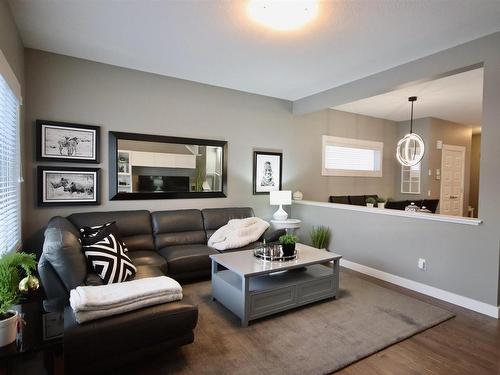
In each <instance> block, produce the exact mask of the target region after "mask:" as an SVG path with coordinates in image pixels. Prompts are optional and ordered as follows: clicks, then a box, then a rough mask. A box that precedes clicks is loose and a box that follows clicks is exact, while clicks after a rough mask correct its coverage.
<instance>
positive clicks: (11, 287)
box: [0, 252, 39, 347]
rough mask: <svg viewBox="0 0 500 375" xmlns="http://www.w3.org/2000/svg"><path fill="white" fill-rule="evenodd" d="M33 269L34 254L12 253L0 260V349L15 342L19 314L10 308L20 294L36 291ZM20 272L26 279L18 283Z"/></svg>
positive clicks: (36, 281)
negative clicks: (30, 290)
mask: <svg viewBox="0 0 500 375" xmlns="http://www.w3.org/2000/svg"><path fill="white" fill-rule="evenodd" d="M35 268H36V260H35V255H34V254H26V253H18V252H14V253H9V254H6V255H3V256H2V257H1V258H0V347H2V346H6V345H9V344H10V343H12V342H14V341H15V340H16V335H17V324H18V321H19V313H18V312H17V311H15V310H11V308H12V306H13V305H15V304H17V303H18V302H19V299H20V297H21V294H20V292H26V291H28V290H29V289H38V285H39V282H38V279H37V278H36V277H34V276H33V275H32V272H33V271H34V270H35ZM21 270H22V271H23V273H24V274H25V276H26V277H25V278H24V279H22V280H21V281H19V279H20V275H21V272H20V271H21Z"/></svg>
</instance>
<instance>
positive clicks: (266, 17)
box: [247, 0, 318, 31]
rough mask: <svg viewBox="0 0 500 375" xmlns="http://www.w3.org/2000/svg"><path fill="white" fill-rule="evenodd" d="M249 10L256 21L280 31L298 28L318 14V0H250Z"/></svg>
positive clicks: (249, 13)
mask: <svg viewBox="0 0 500 375" xmlns="http://www.w3.org/2000/svg"><path fill="white" fill-rule="evenodd" d="M247 12H248V15H249V16H250V18H252V19H253V20H254V21H256V22H258V23H260V24H263V25H265V26H268V27H270V28H272V29H275V30H279V31H288V30H293V29H298V28H300V27H302V26H304V25H305V24H306V23H308V22H309V21H311V20H312V19H314V18H315V17H316V16H317V14H318V1H317V0H250V1H249V2H248V4H247Z"/></svg>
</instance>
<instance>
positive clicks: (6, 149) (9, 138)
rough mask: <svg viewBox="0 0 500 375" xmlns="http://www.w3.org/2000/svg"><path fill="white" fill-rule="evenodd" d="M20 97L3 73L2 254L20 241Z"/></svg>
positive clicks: (0, 141) (0, 158) (0, 108)
mask: <svg viewBox="0 0 500 375" xmlns="http://www.w3.org/2000/svg"><path fill="white" fill-rule="evenodd" d="M18 124H19V100H18V99H17V97H16V95H15V94H14V93H13V92H12V90H11V88H10V87H9V85H8V84H7V81H6V80H5V78H4V76H3V75H1V74H0V129H1V134H2V136H1V137H0V254H3V253H6V252H9V251H12V250H15V249H17V248H18V247H19V246H20V243H21V212H20V206H21V204H20V185H19V178H20V175H19V171H20V153H19V126H18Z"/></svg>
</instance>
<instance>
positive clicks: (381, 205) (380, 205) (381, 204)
mask: <svg viewBox="0 0 500 375" xmlns="http://www.w3.org/2000/svg"><path fill="white" fill-rule="evenodd" d="M385 202H387V200H386V199H384V198H382V197H378V198H377V207H378V208H385Z"/></svg>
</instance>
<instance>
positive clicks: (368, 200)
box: [365, 197, 377, 207]
mask: <svg viewBox="0 0 500 375" xmlns="http://www.w3.org/2000/svg"><path fill="white" fill-rule="evenodd" d="M365 202H366V205H367V206H368V207H373V206H374V205H375V203H377V200H376V199H375V198H373V197H368V198H366V201H365Z"/></svg>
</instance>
